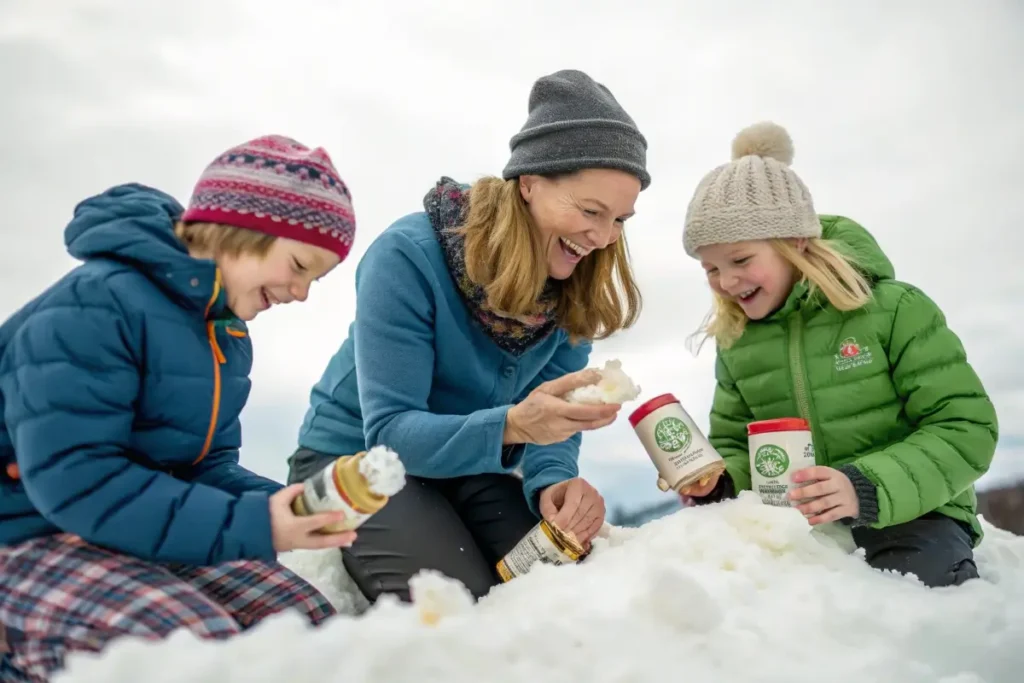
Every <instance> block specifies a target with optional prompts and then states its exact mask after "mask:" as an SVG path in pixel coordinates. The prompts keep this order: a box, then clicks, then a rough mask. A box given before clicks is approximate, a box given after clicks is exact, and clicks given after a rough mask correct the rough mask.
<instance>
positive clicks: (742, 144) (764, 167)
mask: <svg viewBox="0 0 1024 683" xmlns="http://www.w3.org/2000/svg"><path fill="white" fill-rule="evenodd" d="M732 158H733V161H732V162H731V163H728V164H723V165H721V166H719V167H717V168H715V169H714V170H712V171H711V172H710V173H708V174H707V175H706V176H704V178H703V179H702V180H701V181H700V184H698V185H697V190H696V191H695V192H694V195H693V199H691V200H690V206H689V207H688V208H687V210H686V226H685V228H684V229H683V247H684V248H685V249H686V253H687V254H689V255H690V256H692V257H694V258H697V250H698V249H700V248H701V247H703V246H707V245H709V244H730V243H733V242H744V241H746V240H763V239H772V238H786V237H821V223H820V222H819V221H818V215H817V213H816V212H815V211H814V203H813V202H812V201H811V193H810V192H809V191H808V190H807V186H806V185H804V183H803V181H802V180H800V178H799V176H797V174H796V173H794V172H793V169H791V168H790V167H789V165H790V164H791V163H792V162H793V141H792V140H791V139H790V137H789V133H787V132H786V129H784V128H783V127H782V126H779V125H777V124H775V123H771V122H768V121H765V122H762V123H755V124H754V125H752V126H750V127H748V128H744V129H743V130H742V131H740V132H739V134H738V135H737V136H736V137H735V138H734V139H733V141H732Z"/></svg>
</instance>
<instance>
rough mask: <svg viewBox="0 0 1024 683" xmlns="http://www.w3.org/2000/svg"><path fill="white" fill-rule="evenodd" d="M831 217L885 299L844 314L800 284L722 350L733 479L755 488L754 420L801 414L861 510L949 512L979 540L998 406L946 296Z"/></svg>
mask: <svg viewBox="0 0 1024 683" xmlns="http://www.w3.org/2000/svg"><path fill="white" fill-rule="evenodd" d="M820 220H821V224H822V228H823V231H824V233H823V237H824V238H825V239H827V240H832V241H835V242H838V243H841V244H843V245H845V246H846V247H847V251H852V253H853V254H855V256H856V258H857V259H858V260H859V264H860V267H861V268H862V270H863V272H865V273H866V274H867V275H868V276H869V277H870V279H871V281H872V285H873V291H874V297H873V299H872V300H871V301H870V302H869V303H868V304H867V305H866V306H864V307H862V308H861V309H859V310H856V311H850V312H846V313H844V312H841V311H838V310H836V309H835V308H834V307H832V306H831V305H830V304H829V303H828V301H827V300H826V299H825V298H824V297H823V296H822V295H820V294H815V295H814V296H809V295H808V288H807V286H806V285H805V284H803V283H798V284H797V286H796V287H794V289H793V292H792V294H790V296H789V298H788V299H787V301H786V303H785V304H784V305H783V306H782V308H781V309H780V310H778V311H776V312H775V313H773V314H772V315H771V316H769V317H768V318H765V319H764V320H760V321H755V322H751V323H749V324H748V326H747V328H746V330H745V331H744V333H743V335H742V336H741V337H740V339H739V340H737V341H736V343H735V344H734V345H733V346H732V347H731V348H729V349H719V351H718V358H717V360H716V368H715V374H716V378H717V386H716V389H715V397H714V403H713V405H712V408H711V429H710V432H709V435H708V436H709V440H710V441H711V443H712V445H713V446H714V447H715V448H716V449H718V452H719V453H721V455H722V457H723V458H725V461H726V471H727V472H728V474H729V476H730V477H731V479H732V485H733V487H734V489H735V490H736V491H739V490H743V489H750V488H751V480H750V460H749V456H748V451H747V432H746V427H747V423H749V422H752V421H755V420H767V419H773V418H779V417H797V416H798V417H802V418H804V419H806V420H808V422H809V423H810V425H811V430H812V435H813V440H814V446H815V453H816V459H817V463H818V464H819V465H825V466H828V467H834V468H837V469H838V468H842V470H843V471H844V472H846V473H847V474H848V475H849V476H850V479H851V481H853V483H854V486H855V487H856V488H857V489H858V498H859V499H860V501H861V516H860V517H859V518H858V520H856V521H855V523H858V524H869V525H870V526H872V527H875V528H882V527H887V526H891V525H894V524H900V523H903V522H907V521H909V520H912V519H915V518H917V517H919V516H921V515H923V514H925V513H928V512H930V511H937V512H939V513H942V514H945V515H947V516H949V517H952V518H954V519H956V520H960V521H962V522H965V523H967V524H968V525H969V526H970V527H971V528H973V530H974V532H975V544H977V543H978V542H980V540H981V536H982V532H981V526H980V524H979V523H978V518H977V515H976V509H977V497H976V494H975V491H974V486H973V484H974V482H975V481H976V480H977V479H978V478H979V477H980V476H981V475H982V474H984V473H985V471H986V470H987V469H988V467H989V464H990V462H991V461H992V457H993V455H994V453H995V446H996V440H997V437H998V426H997V419H996V411H995V408H994V406H993V405H992V402H991V401H990V400H989V398H988V395H987V394H986V392H985V388H984V387H983V386H982V383H981V380H980V379H979V378H978V376H977V374H975V372H974V370H973V369H972V368H971V366H970V365H969V364H968V362H967V357H966V354H965V352H964V348H963V346H962V345H961V342H960V340H959V338H958V337H957V336H956V335H955V334H954V333H953V332H952V331H950V329H949V328H948V327H947V326H946V322H945V318H944V316H943V314H942V312H941V311H940V310H939V308H938V307H937V306H936V305H935V303H934V302H933V301H932V300H931V299H929V298H928V297H927V296H926V295H925V294H924V293H923V292H921V290H919V289H917V288H915V287H913V286H911V285H908V284H906V283H903V282H899V281H897V280H895V279H894V278H895V272H894V269H893V266H892V263H890V262H889V259H888V258H886V256H885V254H884V253H882V250H881V248H880V247H879V246H878V243H877V242H875V240H874V238H873V237H872V236H871V235H870V234H869V233H868V232H867V230H865V229H864V228H863V227H861V226H860V225H858V224H857V223H855V222H854V221H852V220H850V219H848V218H843V217H840V216H821V217H820ZM843 349H845V353H844V352H843V351H842V350H843ZM844 466H845V467H844Z"/></svg>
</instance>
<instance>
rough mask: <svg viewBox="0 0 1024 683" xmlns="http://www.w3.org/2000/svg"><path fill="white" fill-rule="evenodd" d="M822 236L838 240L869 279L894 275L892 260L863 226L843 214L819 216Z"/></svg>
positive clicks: (890, 277)
mask: <svg viewBox="0 0 1024 683" xmlns="http://www.w3.org/2000/svg"><path fill="white" fill-rule="evenodd" d="M818 218H819V220H820V221H821V230H822V235H821V236H822V238H823V239H826V240H830V241H832V242H838V243H839V244H840V245H842V246H843V247H845V248H846V251H847V253H848V254H849V255H850V256H852V257H853V259H854V261H855V262H856V264H857V266H858V267H859V268H860V270H861V271H862V272H863V273H864V274H865V275H866V276H867V277H868V279H871V280H891V279H893V278H895V277H896V269H895V267H893V265H892V261H890V260H889V257H888V256H886V255H885V252H884V251H882V248H881V247H880V246H878V242H876V241H875V238H874V237H873V236H872V235H871V233H870V232H868V231H867V230H866V229H865V228H864V226H862V225H861V224H860V223H857V222H856V221H854V220H851V219H849V218H846V217H845V216H819V217H818Z"/></svg>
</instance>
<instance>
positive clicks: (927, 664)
mask: <svg viewBox="0 0 1024 683" xmlns="http://www.w3.org/2000/svg"><path fill="white" fill-rule="evenodd" d="M986 533H987V536H986V539H985V541H984V542H983V543H982V545H981V547H980V548H979V549H978V551H977V561H978V566H979V570H980V572H981V574H982V579H980V580H977V581H972V582H969V583H967V584H965V585H963V586H960V587H957V588H942V589H928V588H925V587H924V586H923V585H922V584H920V583H919V582H918V581H917V580H916V579H915V578H913V577H910V576H900V575H897V574H893V573H883V572H878V571H875V570H873V569H871V568H869V567H868V566H867V565H866V564H865V563H864V561H863V558H862V554H861V552H860V551H856V552H853V553H850V552H849V550H850V548H852V544H851V543H850V538H849V534H848V532H847V531H846V530H845V528H842V527H833V528H832V529H830V530H829V531H827V532H821V531H819V530H814V531H813V532H812V530H811V528H810V527H809V526H808V525H807V523H806V522H805V521H804V519H803V517H802V516H801V515H800V514H799V512H797V511H796V510H792V509H783V508H772V507H768V506H765V505H762V504H761V503H760V501H758V500H757V499H756V497H755V496H754V495H753V494H750V493H749V492H748V493H744V494H743V495H742V496H741V497H740V498H739V499H738V500H735V501H729V502H725V503H721V504H718V505H712V506H709V507H703V508H695V509H687V510H682V511H680V512H678V513H676V514H674V515H671V516H669V517H665V518H662V519H659V520H656V521H653V522H650V523H648V524H646V525H644V526H643V527H641V528H639V529H626V528H619V527H606V528H605V530H604V532H603V534H602V536H601V537H599V538H598V539H596V540H595V543H594V548H595V549H594V552H593V553H592V555H591V556H590V557H589V558H588V559H587V560H586V561H584V562H583V563H582V564H580V565H576V566H565V567H553V566H541V567H538V568H536V569H535V570H534V571H532V572H531V573H530V574H528V575H526V576H523V577H521V578H518V579H515V580H514V581H512V582H511V583H509V584H506V585H503V586H499V587H498V588H496V589H494V590H493V591H492V592H491V594H490V595H488V596H487V597H486V598H484V599H483V600H481V601H480V602H479V603H478V604H477V605H476V606H474V605H472V603H471V601H470V600H469V598H468V594H467V593H466V592H465V589H464V588H463V587H462V585H461V584H459V583H457V582H454V581H452V580H450V579H447V578H445V577H443V576H441V575H439V574H437V573H434V572H423V573H421V574H420V575H418V576H417V577H416V578H415V580H414V584H413V586H412V592H413V594H414V604H412V605H402V604H399V603H398V602H397V601H395V600H391V599H385V600H381V601H379V602H378V604H377V605H375V606H373V607H371V608H369V609H367V610H366V611H365V612H364V613H363V614H362V615H361V616H348V615H346V616H340V617H338V618H335V619H333V620H331V621H329V622H327V623H325V624H324V625H323V626H322V627H321V628H319V629H313V628H310V627H308V626H307V625H306V623H305V622H304V620H303V619H301V618H299V617H298V616H296V615H294V614H285V615H279V616H276V617H274V618H272V619H269V620H267V621H265V622H264V623H263V624H261V625H259V626H257V627H256V628H254V629H252V630H250V631H248V632H247V633H245V634H243V635H242V636H239V637H236V638H234V639H231V640H229V641H225V642H219V643H215V642H211V641H200V640H199V639H197V638H195V637H193V636H192V635H191V634H189V633H187V632H184V631H180V632H178V633H176V634H175V635H173V636H172V637H171V638H169V639H167V640H165V641H163V642H160V643H152V642H143V641H139V640H124V641H120V642H117V643H114V644H113V645H112V646H110V647H109V648H108V649H107V651H106V652H105V653H104V654H103V655H101V656H94V655H75V656H73V657H72V658H71V659H70V661H69V668H68V670H67V672H66V674H64V675H62V676H60V677H58V678H56V679H55V680H56V681H60V682H62V683H70V682H72V681H74V682H85V681H96V682H100V681H102V682H103V683H113V682H116V681H126V682H128V681H131V682H135V681H146V683H158V682H160V681H190V682H197V683H198V682H200V681H209V682H210V683H229V682H232V681H239V682H242V681H253V680H261V681H293V680H315V681H317V682H318V683H329V682H331V681H338V682H341V681H345V682H346V683H355V682H357V681H367V682H369V681H373V682H374V683H384V682H387V681H445V682H448V683H461V682H467V683H468V682H470V681H481V680H483V681H488V682H493V683H500V682H503V681H509V682H510V683H511V682H515V683H522V681H530V683H544V682H547V681H551V682H557V683H564V682H565V681H587V682H588V683H611V682H612V681H615V682H618V681H661V680H684V681H753V682H762V681H763V682H769V681H771V682H779V683H782V682H785V683H795V682H799V681H808V682H810V681H813V682H814V683H820V681H829V683H845V682H847V681H849V682H850V683H864V681H872V682H887V681H892V682H894V683H895V682H899V683H1003V682H1007V683H1009V682H1010V681H1017V680H1019V678H1018V676H1019V673H1020V670H1021V669H1022V667H1024V647H1022V646H1021V645H1022V644H1024V538H1021V537H1016V536H1013V535H1011V534H1009V533H1007V532H1004V531H1001V530H998V529H996V528H994V527H992V526H991V525H988V524H987V523H986ZM281 559H282V561H283V562H284V563H285V564H287V565H288V566H290V567H292V568H293V569H295V570H296V571H298V572H299V573H301V574H303V575H304V576H306V577H307V578H308V579H309V580H311V581H312V582H313V583H314V584H315V585H317V586H318V587H319V588H321V589H324V590H326V592H327V595H328V597H329V598H330V599H331V600H332V602H334V603H335V604H336V605H337V606H338V607H339V609H342V610H344V611H345V612H348V613H354V612H360V611H362V610H364V609H365V608H366V603H365V601H363V600H362V599H361V598H360V599H353V598H352V590H353V589H352V584H351V582H350V581H349V580H348V578H347V576H345V573H344V570H343V569H342V568H341V563H340V555H339V553H337V552H336V551H322V552H320V551H317V552H310V551H299V552H294V553H289V554H287V555H284V556H282V558H281Z"/></svg>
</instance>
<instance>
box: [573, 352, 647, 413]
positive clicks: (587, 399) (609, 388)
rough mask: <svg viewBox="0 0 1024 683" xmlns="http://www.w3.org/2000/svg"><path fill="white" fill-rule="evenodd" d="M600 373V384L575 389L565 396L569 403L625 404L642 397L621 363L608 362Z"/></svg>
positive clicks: (615, 361) (616, 361) (638, 388)
mask: <svg viewBox="0 0 1024 683" xmlns="http://www.w3.org/2000/svg"><path fill="white" fill-rule="evenodd" d="M598 372H600V373H601V381H600V382H598V383H597V384H589V385H587V386H585V387H579V388H576V389H573V390H572V391H570V392H569V393H567V394H566V395H565V396H564V398H565V400H566V401H568V402H569V403H590V404H597V403H625V402H626V401H632V400H633V399H635V398H636V397H637V396H639V395H640V387H639V385H636V384H633V380H632V379H630V378H629V375H627V374H626V373H625V372H623V371H622V363H621V362H620V361H618V360H610V361H607V362H605V364H604V369H603V370H599V371H598Z"/></svg>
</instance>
